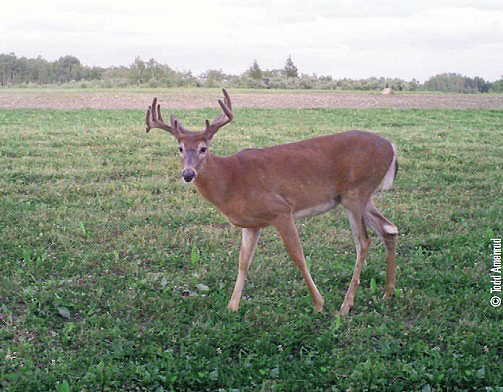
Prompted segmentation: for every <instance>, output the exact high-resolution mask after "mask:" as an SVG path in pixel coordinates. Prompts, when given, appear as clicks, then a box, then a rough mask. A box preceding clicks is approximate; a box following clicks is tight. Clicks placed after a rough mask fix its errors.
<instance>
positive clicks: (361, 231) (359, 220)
mask: <svg viewBox="0 0 503 392" xmlns="http://www.w3.org/2000/svg"><path fill="white" fill-rule="evenodd" d="M343 205H344V208H345V209H346V213H347V215H348V218H349V224H350V226H351V232H352V233H353V239H354V242H355V246H356V263H355V268H354V271H353V277H352V278H351V283H350V284H349V287H348V291H347V292H346V296H345V298H344V301H343V303H342V305H341V309H340V313H341V314H348V313H349V311H350V310H351V308H352V307H353V303H354V299H355V295H356V291H357V289H358V286H359V285H360V275H361V272H362V269H363V265H364V264H365V259H366V257H367V253H368V248H369V246H370V238H369V236H368V232H367V226H366V224H365V219H364V215H363V213H364V209H363V208H362V205H361V203H359V202H354V203H348V202H346V203H344V202H343Z"/></svg>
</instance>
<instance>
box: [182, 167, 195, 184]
mask: <svg viewBox="0 0 503 392" xmlns="http://www.w3.org/2000/svg"><path fill="white" fill-rule="evenodd" d="M182 177H183V180H184V181H185V182H187V183H189V182H192V181H193V180H194V178H196V172H195V171H194V170H193V169H185V170H184V171H183V173H182Z"/></svg>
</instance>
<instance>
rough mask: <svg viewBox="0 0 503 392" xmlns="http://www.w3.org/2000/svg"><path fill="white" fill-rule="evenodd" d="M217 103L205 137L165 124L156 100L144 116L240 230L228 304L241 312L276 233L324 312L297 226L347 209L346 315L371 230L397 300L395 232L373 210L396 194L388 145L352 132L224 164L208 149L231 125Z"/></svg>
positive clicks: (227, 106) (185, 172) (188, 176)
mask: <svg viewBox="0 0 503 392" xmlns="http://www.w3.org/2000/svg"><path fill="white" fill-rule="evenodd" d="M223 95H224V100H223V101H222V100H220V99H219V100H218V103H219V105H220V107H221V108H222V113H221V114H220V115H219V116H217V117H216V118H215V120H213V122H211V123H210V122H209V121H208V120H206V129H205V130H204V131H202V132H193V131H189V130H187V129H185V128H184V127H183V126H182V124H181V123H180V122H179V121H178V120H177V119H176V117H175V116H174V115H171V117H170V122H171V124H169V125H168V124H167V123H165V122H164V120H163V118H162V116H161V108H160V104H158V103H157V98H154V100H153V102H152V105H151V106H149V108H148V111H147V115H146V125H147V126H146V131H147V132H148V131H149V130H150V129H152V128H159V129H163V130H165V131H168V132H169V133H171V134H172V135H173V136H174V137H175V138H176V139H177V141H178V145H179V147H178V148H179V151H180V160H181V164H182V178H183V181H185V182H186V183H193V184H194V185H195V187H196V189H197V191H198V192H199V193H200V194H201V195H202V196H203V197H204V198H205V199H207V200H208V201H209V202H211V203H212V204H214V205H215V206H216V207H217V208H218V209H219V210H220V211H221V212H222V213H223V214H224V215H225V216H226V217H227V218H228V220H229V221H230V222H231V223H232V224H233V225H235V226H238V227H240V228H241V229H242V239H241V249H240V252H239V271H238V274H237V279H236V283H235V285H234V290H233V292H232V296H231V299H230V302H229V305H228V307H229V309H230V310H232V311H234V312H235V311H237V310H238V308H239V301H240V298H241V293H242V291H243V286H244V282H245V278H246V274H247V271H248V268H249V266H250V263H251V261H252V259H253V254H254V252H255V248H256V245H257V241H258V238H259V232H260V229H262V228H264V227H267V226H273V227H274V228H276V230H277V231H278V232H279V235H280V237H281V239H282V240H283V242H284V245H285V247H286V249H287V250H288V253H289V255H290V257H291V258H292V259H293V261H294V262H295V264H296V265H297V267H298V268H299V269H300V272H301V273H302V276H303V278H304V281H305V283H306V284H307V288H308V290H309V294H310V295H311V299H312V302H313V306H314V309H315V310H316V311H318V312H321V311H323V304H324V300H323V298H322V297H321V295H320V293H319V291H318V289H317V288H316V285H315V283H314V281H313V279H312V277H311V275H310V273H309V271H308V268H307V266H306V260H305V258H304V253H303V250H302V245H301V242H300V239H299V233H298V231H297V227H296V225H295V220H296V219H297V218H303V217H308V216H313V215H318V214H321V213H324V212H327V211H329V210H332V209H334V208H335V207H336V206H337V205H338V204H342V206H343V207H344V209H345V210H346V212H347V215H348V218H349V223H350V226H351V231H352V234H353V238H354V242H355V245H356V264H355V267H354V271H353V277H352V279H351V283H350V284H349V288H348V290H347V293H346V296H345V298H344V301H343V303H342V305H341V308H340V313H341V314H347V313H348V312H349V310H350V309H351V307H352V306H353V303H354V298H355V294H356V291H357V288H358V285H359V283H360V274H361V271H362V268H363V265H364V263H365V258H366V256H367V251H368V248H369V245H370V238H369V236H368V233H367V226H370V228H371V229H373V230H374V231H375V232H376V233H377V234H378V236H379V237H380V238H381V240H382V241H383V243H384V246H385V247H386V263H387V265H386V287H385V292H384V296H385V297H391V296H392V295H393V292H394V288H395V247H396V235H397V233H398V230H397V228H396V226H395V225H394V224H393V223H391V222H390V221H389V220H387V219H386V218H385V217H384V216H383V215H382V214H381V213H380V212H379V211H378V210H377V208H376V207H375V206H374V203H373V201H372V196H373V194H374V192H375V191H376V189H377V188H378V187H379V185H380V184H382V188H383V189H388V188H390V187H391V185H392V183H393V180H394V178H395V175H396V171H397V168H398V166H397V158H396V151H395V148H394V146H393V144H391V143H390V142H389V141H387V140H386V139H383V138H382V137H380V136H378V135H376V134H373V133H369V132H363V131H347V132H342V133H337V134H333V135H328V136H321V137H316V138H313V139H309V140H304V141H300V142H296V143H289V144H282V145H278V146H274V147H268V148H262V149H255V148H252V149H245V150H243V151H240V152H238V153H236V154H234V155H230V156H225V157H220V156H215V155H213V154H211V153H210V150H209V147H210V142H211V140H212V139H213V137H214V136H215V134H216V133H217V132H218V130H219V129H220V128H221V127H223V126H224V125H226V124H228V123H230V122H231V121H232V119H233V112H232V106H231V100H230V98H229V95H228V94H227V91H225V89H223Z"/></svg>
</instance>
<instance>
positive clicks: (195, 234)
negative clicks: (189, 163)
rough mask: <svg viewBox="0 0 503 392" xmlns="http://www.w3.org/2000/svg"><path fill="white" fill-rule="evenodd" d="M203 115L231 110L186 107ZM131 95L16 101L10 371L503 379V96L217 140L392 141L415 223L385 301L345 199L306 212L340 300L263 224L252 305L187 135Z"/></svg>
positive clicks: (4, 147) (2, 266)
mask: <svg viewBox="0 0 503 392" xmlns="http://www.w3.org/2000/svg"><path fill="white" fill-rule="evenodd" d="M175 114H176V115H177V116H178V118H180V119H181V120H182V121H183V124H184V126H186V127H188V128H190V127H195V128H198V127H202V126H203V124H204V123H203V120H204V118H206V117H208V118H213V116H214V115H215V114H216V111H214V110H192V111H190V110H186V111H182V110H179V111H175ZM143 121H144V113H142V112H140V111H129V110H120V111H113V110H75V111H56V110H4V109H0V328H1V329H0V386H1V387H2V388H3V389H5V390H8V391H26V390H60V391H63V390H65V391H66V390H100V389H101V390H157V391H162V390H194V391H196V390H197V391H200V390H211V391H213V390H226V391H231V390H240V391H248V390H250V391H251V390H287V391H295V390H299V391H302V390H312V391H316V390H348V388H352V389H353V390H362V389H368V390H396V391H401V390H434V389H436V390H445V389H449V388H451V389H465V390H471V389H477V390H480V389H484V388H493V389H489V390H499V389H498V388H497V387H501V386H503V375H502V374H503V373H502V372H501V368H502V367H503V363H502V358H503V338H502V335H501V331H502V325H503V324H502V322H503V311H502V309H501V307H500V308H493V307H492V306H491V305H490V303H489V299H490V296H491V294H490V287H491V284H490V272H489V268H490V261H491V260H490V259H491V241H490V240H491V238H501V237H502V236H503V232H502V225H501V217H502V212H501V211H502V206H503V171H502V166H503V163H502V162H503V161H502V159H501V153H502V151H503V112H502V111H501V110H414V109H410V110H356V109H355V110H328V109H299V110H294V109H291V110H255V109H241V110H240V109H236V110H235V121H234V122H233V123H231V124H230V125H229V126H227V127H226V128H225V129H222V130H221V131H220V132H219V133H218V135H217V136H216V137H215V138H214V140H213V145H212V151H213V152H214V153H216V154H231V153H233V152H235V151H238V150H239V149H242V148H247V147H263V146H269V145H274V144H277V143H286V142H290V141H296V140H299V139H305V138H308V137H314V136H318V135H323V134H328V133H332V132H337V131H341V130H346V129H366V130H373V131H375V132H377V133H379V134H381V135H383V136H384V137H386V138H388V139H389V140H391V141H392V142H393V143H394V144H395V145H396V146H397V150H398V155H399V164H400V169H399V172H398V175H397V178H396V180H395V184H394V187H393V189H392V190H391V191H389V192H384V193H382V194H379V195H377V196H376V204H377V205H378V207H379V209H380V210H381V211H382V212H383V214H384V215H385V216H386V217H388V218H389V219H390V220H391V221H393V222H394V223H395V224H396V225H397V227H398V230H399V240H398V250H397V290H396V296H395V298H394V299H392V300H391V301H385V300H383V299H382V294H383V291H384V281H385V272H384V271H385V261H384V249H383V247H382V245H381V244H380V243H379V240H378V239H377V238H376V237H373V246H372V248H371V249H370V252H369V258H368V262H367V264H366V266H365V268H364V270H363V273H362V278H361V284H360V289H359V290H358V293H357V298H356V300H355V306H354V308H353V310H352V311H351V313H350V315H349V316H347V317H342V318H341V317H339V316H338V315H337V310H338V308H339V306H340V304H341V302H342V300H343V297H344V294H345V291H346V289H347V286H348V284H349V281H350V279H351V275H352V269H353V265H354V261H355V252H354V244H353V242H352V238H351V235H350V229H349V225H348V223H347V219H346V217H345V215H344V214H343V213H342V211H340V210H338V211H336V212H335V213H328V214H325V215H321V216H318V217H313V218H310V219H308V220H301V221H299V222H298V226H299V231H300V233H301V237H302V242H303V247H304V252H305V254H306V257H307V258H308V263H309V265H310V269H311V272H312V275H313V278H314V279H315V281H316V283H317V285H318V287H319V289H320V291H321V293H322V295H323V296H324V298H325V301H326V310H325V312H324V313H323V314H321V315H319V314H315V313H313V311H312V307H311V303H310V299H309V295H308V293H307V290H306V288H305V285H304V282H303V281H302V278H301V276H300V274H299V272H298V270H297V269H296V267H295V266H294V264H293V263H292V262H291V261H290V259H289V258H288V256H287V254H286V251H285V250H284V248H283V245H282V243H281V241H280V239H279V237H278V235H277V234H276V232H275V231H273V230H270V229H268V230H264V232H263V234H262V236H261V240H260V242H259V246H258V249H257V254H256V256H255V260H254V262H253V264H252V266H251V270H250V274H249V277H248V279H247V283H246V286H245V289H244V293H243V300H242V304H241V308H240V310H239V312H238V313H237V314H230V313H228V312H227V311H226V305H227V301H228V300H229V298H230V295H231V292H232V287H233V284H234V279H235V276H236V273H237V260H238V255H239V241H240V232H239V230H238V229H236V228H233V227H231V226H230V225H229V224H227V223H226V220H225V218H224V217H223V216H222V215H221V214H220V213H219V212H218V211H216V209H215V208H213V207H212V206H211V205H210V204H208V203H207V202H206V201H204V200H203V199H202V198H201V197H200V196H199V195H197V194H196V193H195V190H194V188H192V187H190V186H186V185H184V184H182V183H181V181H180V168H179V164H178V152H177V146H176V142H175V141H174V139H173V138H172V137H171V135H169V134H167V133H165V132H162V131H152V132H150V133H149V134H146V133H145V132H144V131H143V125H142V124H143Z"/></svg>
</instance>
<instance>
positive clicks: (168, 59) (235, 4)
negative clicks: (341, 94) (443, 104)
mask: <svg viewBox="0 0 503 392" xmlns="http://www.w3.org/2000/svg"><path fill="white" fill-rule="evenodd" d="M0 52H15V53H16V54H17V55H18V56H29V57H35V56H37V55H39V54H40V55H42V56H43V57H45V58H47V59H49V60H54V59H56V58H58V57H59V56H63V55H66V54H73V55H75V56H77V57H78V58H79V59H80V60H81V61H82V62H83V63H84V64H89V65H103V66H108V65H121V64H123V65H128V64H129V63H131V62H132V61H133V59H134V57H135V56H136V55H140V56H142V57H143V58H146V59H148V58H151V57H154V58H156V59H157V60H158V61H160V62H163V63H168V64H169V65H170V66H172V67H175V68H177V69H191V70H193V72H194V73H196V74H197V73H199V72H202V71H204V70H206V69H210V68H218V69H222V70H224V71H225V72H232V73H241V72H243V71H244V70H246V69H247V68H248V67H249V66H250V64H251V63H252V62H253V60H254V59H257V60H258V62H259V64H260V65H261V66H262V68H278V67H282V66H283V65H284V62H285V60H286V57H287V56H288V55H290V54H291V55H292V58H293V60H294V62H295V63H296V65H297V66H298V68H299V70H300V71H301V72H305V73H313V72H314V73H317V74H331V75H334V76H335V77H353V78H357V77H368V76H373V75H374V76H390V77H393V76H396V77H401V78H404V79H412V78H417V79H421V80H422V79H425V78H427V77H429V76H432V75H433V74H435V73H438V72H460V73H463V74H467V75H470V76H475V75H479V76H482V77H485V78H487V79H490V80H495V79H498V78H499V77H500V74H501V72H502V71H501V64H503V2H501V1H499V0H494V1H493V0H481V1H476V0H456V1H449V0H436V1H433V0H425V1H421V2H419V1H408V2H403V1H399V0H383V1H380V2H368V1H364V0H338V1H334V0H313V1H310V2H292V1H289V0H248V1H239V0H207V1H198V0H185V1H182V2H181V1H178V0H177V1H149V2H145V3H138V2H137V1H124V0H122V1H118V0H111V1H107V2H105V3H104V2H102V1H98V0H89V1H86V2H85V3H82V2H80V1H79V2H76V1H64V0H46V1H44V2H40V1H34V0H24V1H22V2H18V3H13V2H9V3H8V4H5V5H3V6H2V14H1V15H0Z"/></svg>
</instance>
